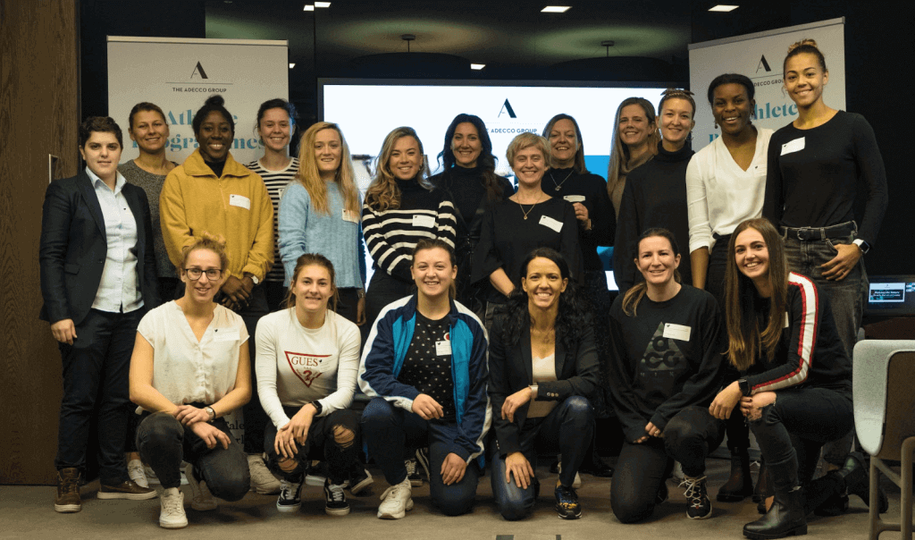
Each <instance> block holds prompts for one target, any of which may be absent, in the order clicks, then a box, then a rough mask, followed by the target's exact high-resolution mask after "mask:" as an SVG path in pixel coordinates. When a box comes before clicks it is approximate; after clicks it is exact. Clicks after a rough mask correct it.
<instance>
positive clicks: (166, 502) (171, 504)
mask: <svg viewBox="0 0 915 540" xmlns="http://www.w3.org/2000/svg"><path fill="white" fill-rule="evenodd" d="M182 506H183V501H182V500H181V496H180V495H179V494H178V493H176V494H174V495H171V496H163V497H162V508H163V509H164V510H165V512H166V513H168V514H177V513H179V512H180V510H181V507H182Z"/></svg>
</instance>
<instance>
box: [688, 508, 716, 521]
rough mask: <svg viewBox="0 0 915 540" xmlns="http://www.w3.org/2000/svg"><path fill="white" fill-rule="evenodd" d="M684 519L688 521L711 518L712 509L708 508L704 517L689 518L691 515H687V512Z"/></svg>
mask: <svg viewBox="0 0 915 540" xmlns="http://www.w3.org/2000/svg"><path fill="white" fill-rule="evenodd" d="M686 517H688V518H689V519H708V518H710V517H712V509H711V508H709V509H708V514H705V515H704V516H691V515H689V512H687V513H686Z"/></svg>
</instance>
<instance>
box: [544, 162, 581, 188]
mask: <svg viewBox="0 0 915 540" xmlns="http://www.w3.org/2000/svg"><path fill="white" fill-rule="evenodd" d="M573 172H575V167H572V170H571V171H569V174H567V175H566V177H565V178H563V179H562V182H559V183H558V184H557V183H556V179H555V178H553V171H550V180H552V181H553V185H554V186H556V191H559V190H561V189H562V185H563V184H565V183H566V180H568V179H569V177H570V176H572V173H573Z"/></svg>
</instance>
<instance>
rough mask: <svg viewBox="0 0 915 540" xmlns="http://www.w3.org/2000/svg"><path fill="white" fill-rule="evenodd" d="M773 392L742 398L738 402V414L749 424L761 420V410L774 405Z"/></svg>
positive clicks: (774, 395)
mask: <svg viewBox="0 0 915 540" xmlns="http://www.w3.org/2000/svg"><path fill="white" fill-rule="evenodd" d="M775 399H776V394H775V392H760V393H758V394H756V395H754V396H749V397H744V398H742V399H741V400H740V412H742V413H743V415H744V416H746V417H747V419H748V420H749V421H750V422H758V421H760V420H761V419H762V415H763V409H764V408H766V407H768V406H769V405H772V404H773V403H775Z"/></svg>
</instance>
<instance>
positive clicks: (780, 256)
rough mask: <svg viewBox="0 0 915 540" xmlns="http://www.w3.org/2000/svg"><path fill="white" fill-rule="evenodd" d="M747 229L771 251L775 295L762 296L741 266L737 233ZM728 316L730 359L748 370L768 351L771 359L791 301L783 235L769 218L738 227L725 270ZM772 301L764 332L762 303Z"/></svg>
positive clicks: (771, 270) (732, 240) (729, 250)
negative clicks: (751, 230)
mask: <svg viewBox="0 0 915 540" xmlns="http://www.w3.org/2000/svg"><path fill="white" fill-rule="evenodd" d="M747 229H754V230H756V231H758V232H759V234H761V235H762V237H763V241H764V242H765V243H766V248H767V249H768V250H769V284H770V286H771V287H772V296H771V297H769V298H768V299H767V298H761V297H760V296H759V294H758V293H757V291H756V286H755V285H753V281H752V280H750V278H748V277H747V276H745V275H743V274H742V273H741V272H740V270H739V269H738V268H737V258H736V253H735V251H736V248H735V246H736V245H737V236H738V235H739V234H740V233H742V232H743V231H745V230H747ZM724 298H725V300H724V303H725V308H726V309H725V317H726V319H727V325H728V359H729V360H730V361H731V364H733V365H734V366H735V367H736V368H737V369H739V370H741V371H744V370H746V369H748V368H749V367H750V366H752V365H753V364H755V363H756V359H757V358H758V357H759V356H760V355H761V354H762V353H763V351H765V354H766V357H767V358H768V360H769V361H770V362H771V361H772V360H773V359H774V358H775V349H776V348H777V346H778V342H779V340H781V337H782V328H783V326H784V322H785V319H784V317H785V315H784V314H785V312H786V311H785V310H786V309H787V304H788V261H787V259H786V257H785V247H784V244H783V242H782V237H781V235H780V234H778V231H777V230H776V229H775V226H773V225H772V223H770V222H769V220H768V219H765V218H756V219H748V220H746V221H744V222H743V223H741V224H740V225H738V226H737V228H736V229H734V232H733V233H731V240H730V242H728V260H727V268H726V270H725V297H724ZM765 302H769V303H770V305H769V317H768V321H766V325H765V328H763V329H762V331H760V320H759V316H758V315H757V311H758V309H759V308H761V307H762V306H761V305H760V304H761V303H765Z"/></svg>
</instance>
